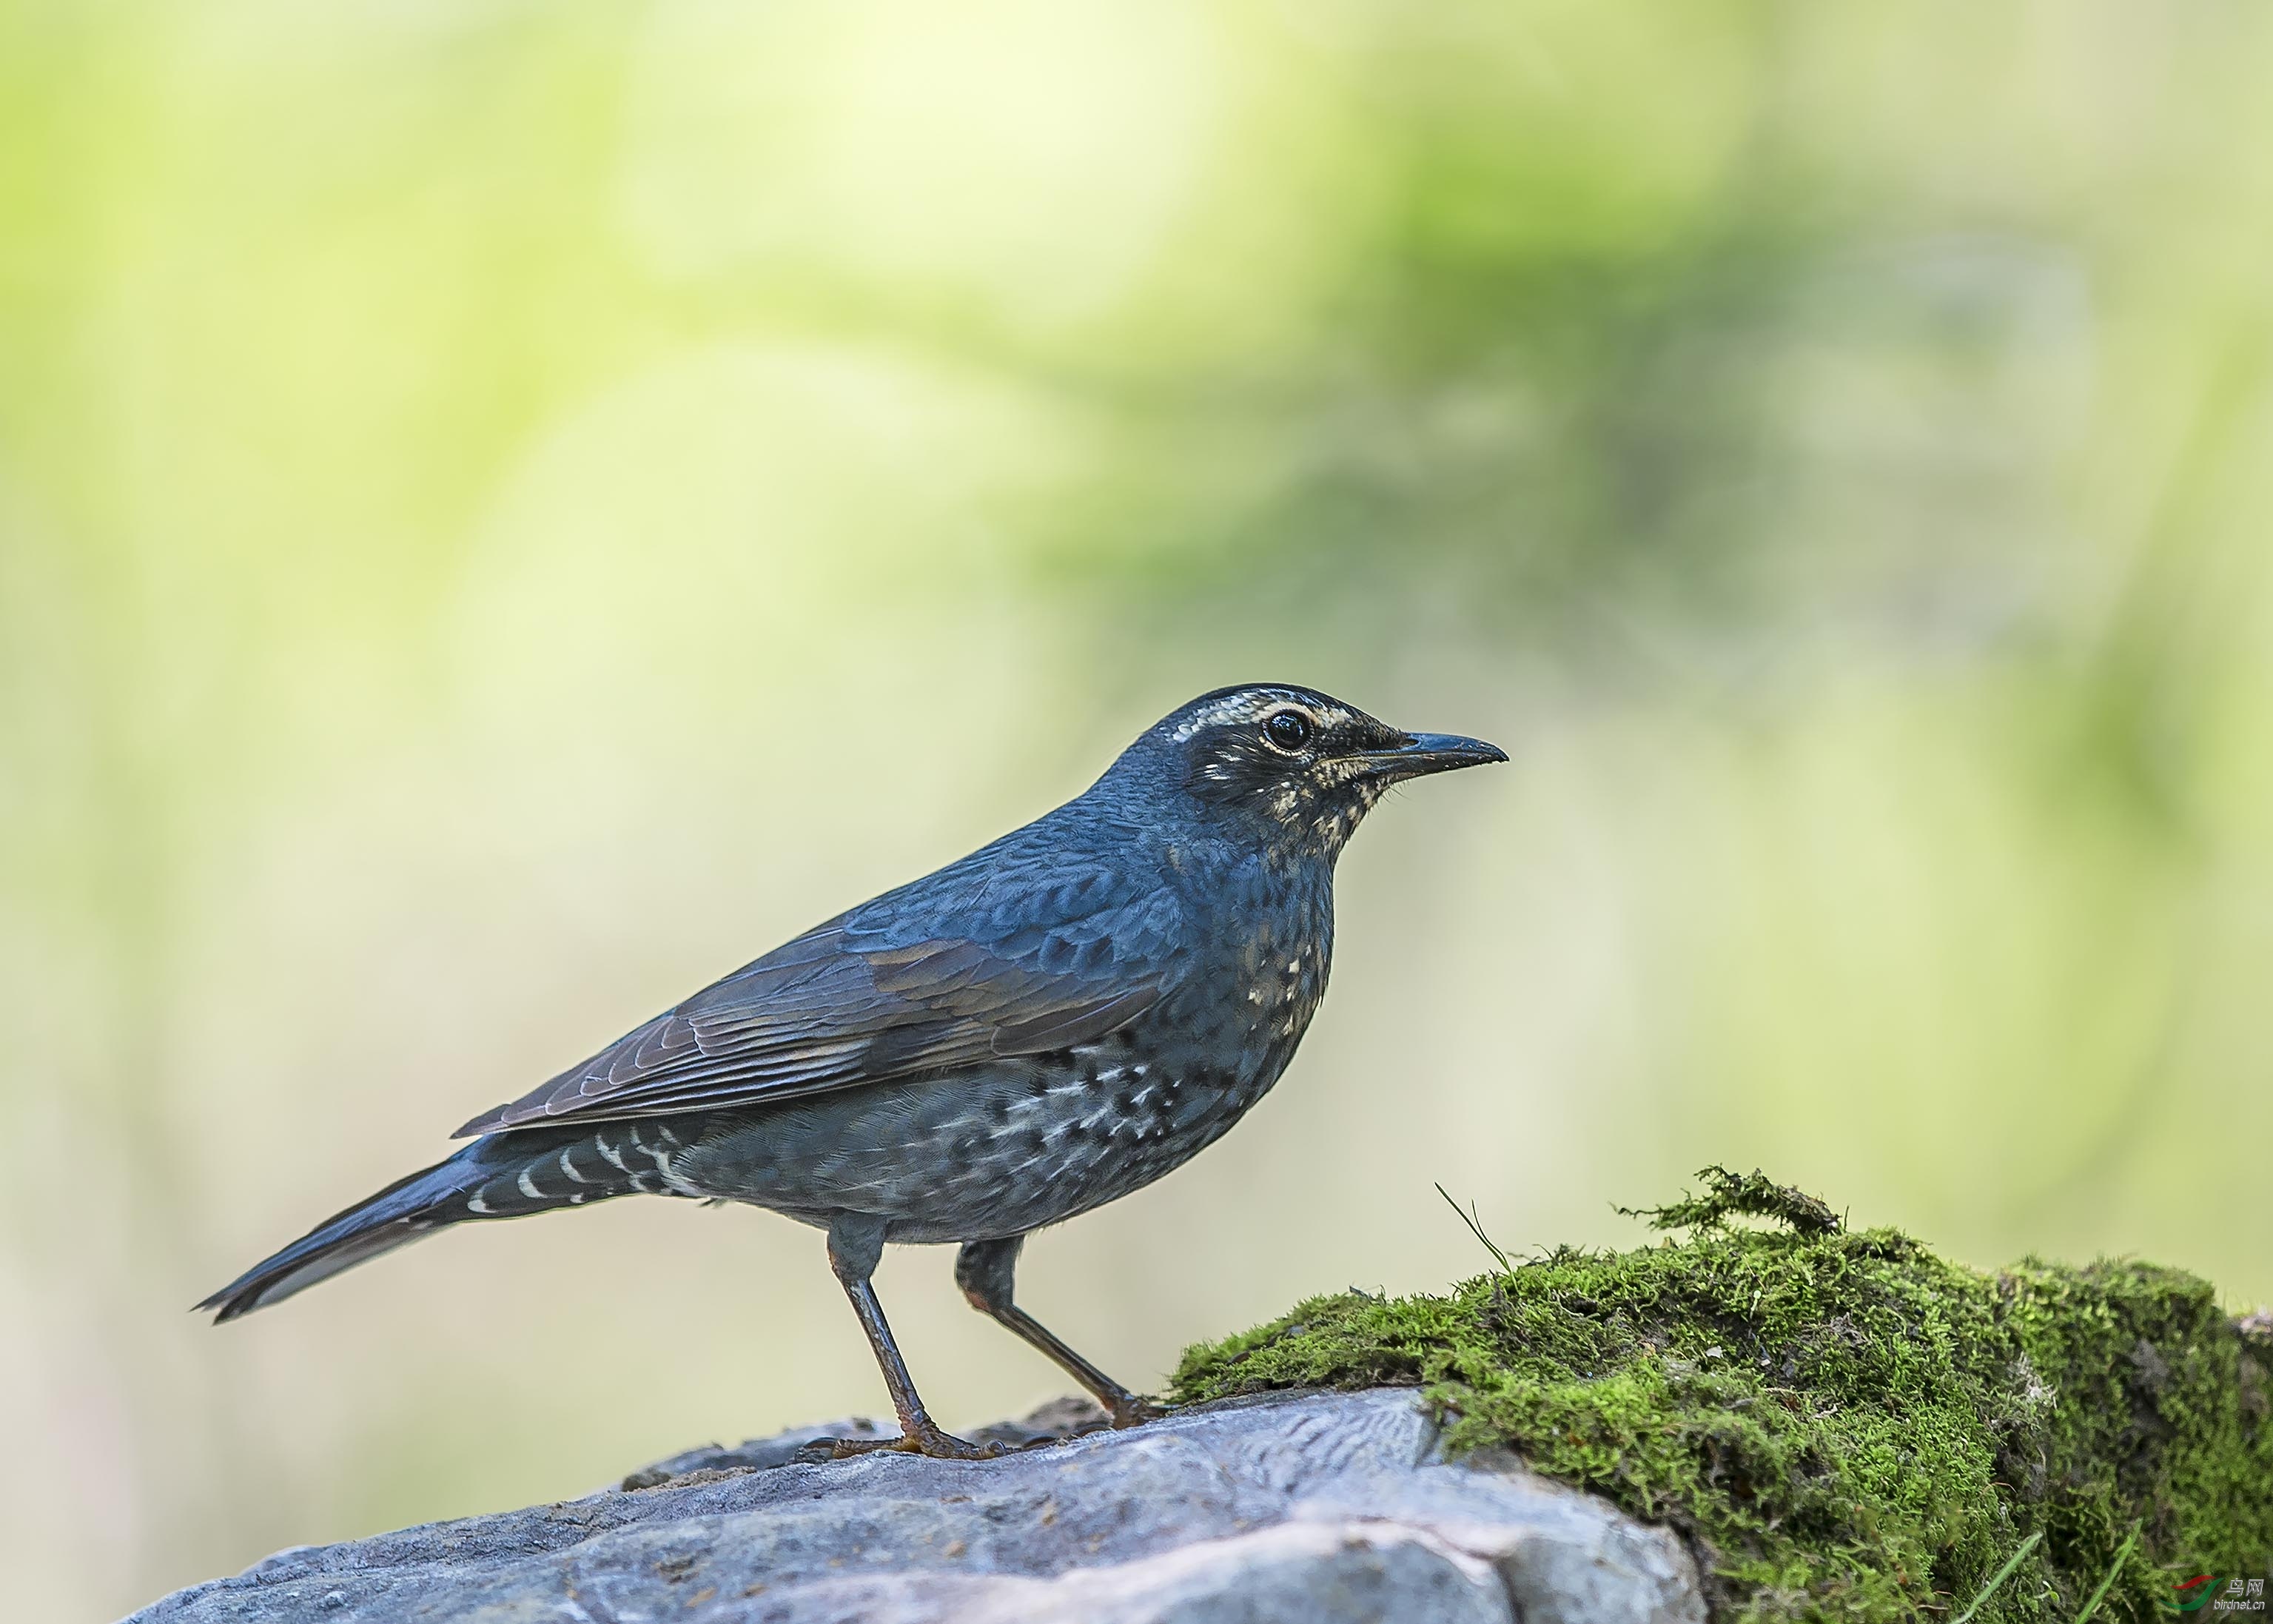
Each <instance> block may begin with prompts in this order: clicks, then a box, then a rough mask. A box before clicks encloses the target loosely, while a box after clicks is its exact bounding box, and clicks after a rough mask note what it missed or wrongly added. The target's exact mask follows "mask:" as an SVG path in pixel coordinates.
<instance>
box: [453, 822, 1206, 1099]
mask: <svg viewBox="0 0 2273 1624" xmlns="http://www.w3.org/2000/svg"><path fill="white" fill-rule="evenodd" d="M987 855H988V853H976V854H974V857H973V858H969V859H965V860H964V862H962V863H958V864H956V865H954V866H952V867H951V868H945V869H942V870H941V871H940V872H939V873H938V874H935V875H932V876H927V877H926V879H923V880H919V881H917V882H915V883H914V884H912V885H910V886H904V887H903V888H902V889H901V890H900V891H894V892H888V893H886V894H885V895H884V896H882V897H880V898H876V899H875V901H874V902H871V903H868V904H866V905H865V906H861V907H859V908H857V909H855V910H853V911H852V912H851V913H850V914H845V915H844V916H842V917H841V918H838V919H835V920H831V921H829V922H828V923H827V924H824V925H821V926H818V927H816V928H815V929H813V930H811V931H808V932H807V933H806V934H805V935H804V936H799V937H798V938H797V939H796V940H795V941H793V942H791V943H788V944H785V945H784V946H782V947H780V948H777V949H776V950H775V951H773V952H770V953H769V954H767V955H766V956H765V957H764V958H763V959H759V960H757V961H756V962H755V963H754V964H751V965H747V966H744V967H743V968H741V969H739V970H737V971H736V972H734V973H733V974H731V975H729V976H727V977H726V978H725V979H724V980H723V981H717V982H715V983H713V984H712V985H711V986H709V987H708V988H706V989H703V990H702V991H701V992H699V993H697V994H696V995H695V996H694V997H692V998H689V999H688V1000H687V1001H686V1003H684V1004H680V1005H679V1007H678V1008H676V1009H674V1010H671V1011H668V1012H666V1013H664V1014H663V1015H660V1016H657V1017H656V1019H653V1020H651V1021H649V1022H648V1023H647V1025H645V1026H641V1027H639V1028H638V1029H637V1030H636V1031H633V1032H630V1033H627V1034H625V1035H624V1036H623V1037H621V1038H619V1039H618V1040H617V1041H615V1042H614V1043H612V1044H611V1045H609V1046H608V1047H607V1048H606V1049H603V1050H601V1051H600V1053H598V1054H596V1055H595V1056H592V1058H591V1059H589V1060H588V1061H586V1062H585V1063H584V1064H581V1065H580V1066H575V1067H572V1068H571V1069H570V1070H568V1071H564V1072H562V1073H561V1074H560V1075H559V1076H558V1077H556V1078H554V1079H552V1080H551V1082H549V1083H547V1084H545V1085H544V1086H543V1087H541V1088H539V1089H537V1090H536V1092H534V1093H533V1094H527V1095H525V1096H523V1097H522V1098H521V1099H519V1100H516V1101H513V1103H511V1104H509V1105H503V1106H499V1108H498V1109H495V1110H492V1111H488V1112H485V1113H484V1114H483V1115H482V1116H476V1118H475V1119H474V1120H473V1121H471V1122H469V1123H468V1124H466V1125H465V1126H464V1127H462V1128H461V1129H459V1130H458V1137H460V1138H464V1137H467V1136H469V1135H472V1134H477V1133H495V1132H500V1131H502V1130H505V1129H509V1128H521V1127H534V1126H538V1125H542V1124H553V1123H560V1122H589V1121H604V1120H608V1119H612V1118H619V1117H626V1116H649V1115H653V1114H656V1113H658V1112H665V1111H686V1110H714V1109H730V1108H733V1107H738V1106H746V1105H756V1104H762V1103H769V1102H772V1101H781V1100H790V1099H796V1098H799V1097H801V1096H804V1095H808V1094H820V1093H823V1092H826V1091H828V1090H829V1089H834V1088H844V1087H849V1086H853V1085H856V1084H860V1083H871V1082H881V1081H884V1080H887V1079H894V1078H907V1077H913V1076H918V1075H921V1074H923V1073H926V1072H937V1071H947V1070H950V1069H953V1068H955V1067H957V1066H964V1065H969V1064H973V1063H976V1062H979V1061H984V1060H987V1059H990V1058H1000V1057H1005V1056H1018V1055H1036V1054H1043V1053H1046V1052H1048V1051H1050V1050H1052V1049H1064V1048H1068V1047H1069V1046H1071V1045H1074V1044H1077V1043H1086V1042H1093V1041H1096V1040H1097V1039H1099V1038H1100V1037H1103V1036H1105V1035H1106V1034H1108V1033H1110V1032H1112V1031H1113V1030H1114V1028H1115V1027H1118V1026H1121V1025H1122V1024H1124V1023H1125V1022H1127V1021H1129V1020H1131V1019H1135V1018H1136V1017H1137V1015H1138V1014H1140V1013H1142V1012H1143V1011H1144V1010H1146V1009H1148V1008H1150V1007H1151V1006H1152V1004H1153V1003H1154V1002H1155V1001H1156V1000H1157V999H1158V998H1159V996H1161V993H1162V992H1163V990H1164V989H1166V987H1167V984H1168V982H1169V981H1170V980H1171V979H1172V977H1173V975H1174V972H1175V969H1176V965H1175V962H1174V952H1173V944H1174V942H1175V940H1176V938H1177V932H1176V925H1177V921H1178V914H1179V910H1178V906H1177V903H1176V900H1175V898H1174V895H1173V894H1172V893H1171V892H1169V891H1167V889H1166V888H1164V887H1162V886H1160V885H1159V883H1158V882H1157V881H1156V880H1153V879H1151V878H1149V877H1147V878H1143V879H1136V878H1130V877H1126V876H1124V874H1123V873H1122V872H1121V865H1116V864H1113V863H1108V862H1105V861H1099V860H1096V859H1094V858H1091V859H1086V860H1084V859H1081V858H1070V857H1065V856H1058V855H1054V854H1051V853H1047V852H1042V853H1031V854H1029V855H1026V856H1024V857H1021V856H1020V855H1019V854H1018V853H1016V852H1015V851H1013V852H1008V853H1003V852H996V853H994V861H992V862H980V861H978V859H979V858H983V857H986V856H987Z"/></svg>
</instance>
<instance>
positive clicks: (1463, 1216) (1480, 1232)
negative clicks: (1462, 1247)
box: [1437, 1184, 1515, 1274]
mask: <svg viewBox="0 0 2273 1624" xmlns="http://www.w3.org/2000/svg"><path fill="white" fill-rule="evenodd" d="M1437 1194H1438V1195H1441V1196H1443V1197H1444V1205H1445V1206H1447V1207H1451V1208H1452V1210H1453V1211H1454V1212H1455V1213H1459V1218H1460V1222H1462V1223H1464V1224H1467V1226H1468V1233H1469V1234H1471V1235H1473V1236H1474V1237H1476V1238H1477V1239H1478V1240H1480V1241H1482V1243H1483V1244H1484V1250H1485V1251H1486V1252H1489V1253H1491V1255H1492V1259H1493V1261H1494V1262H1496V1263H1497V1264H1498V1265H1499V1272H1500V1273H1501V1274H1514V1273H1515V1265H1514V1264H1512V1263H1510V1262H1509V1261H1508V1260H1507V1253H1505V1252H1502V1251H1501V1250H1500V1249H1499V1248H1498V1247H1497V1246H1495V1245H1493V1244H1492V1238H1491V1237H1490V1236H1489V1235H1486V1234H1485V1233H1484V1227H1483V1225H1482V1224H1481V1223H1478V1222H1476V1214H1475V1209H1474V1207H1470V1208H1468V1209H1467V1211H1465V1212H1463V1211H1461V1208H1460V1204H1459V1202H1458V1201H1455V1200H1454V1199H1452V1192H1451V1191H1449V1190H1447V1189H1445V1188H1444V1185H1442V1184H1439V1185H1437Z"/></svg>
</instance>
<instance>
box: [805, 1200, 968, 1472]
mask: <svg viewBox="0 0 2273 1624" xmlns="http://www.w3.org/2000/svg"><path fill="white" fill-rule="evenodd" d="M883 1252H884V1221H883V1220H882V1219H881V1218H872V1217H868V1216H866V1215H859V1214H847V1215H845V1216H844V1217H841V1218H839V1219H838V1220H837V1221H836V1222H835V1223H832V1224H830V1225H829V1267H830V1268H831V1269H833V1270H835V1271H836V1282H837V1284H839V1285H841V1286H843V1287H844V1295H845V1296H846V1297H850V1298H851V1299H852V1312H854V1313H856V1314H858V1315H859V1316H860V1328H861V1329H862V1330H864V1331H866V1333H867V1334H868V1346H869V1347H870V1348H871V1349H872V1350H874V1352H875V1355H876V1365H877V1367H878V1368H879V1369H881V1371H882V1372H884V1386H885V1387H888V1388H889V1389H890V1390H891V1395H892V1411H893V1413H894V1414H895V1415H896V1416H898V1417H899V1418H900V1436H899V1437H897V1438H892V1439H878V1440H866V1439H844V1438H840V1439H836V1440H833V1442H832V1444H831V1447H830V1453H831V1454H833V1455H836V1457H837V1458H839V1459H842V1458H844V1456H847V1455H866V1454H868V1453H869V1452H871V1451H872V1450H876V1449H899V1450H904V1451H906V1452H907V1453H909V1454H911V1455H935V1456H937V1457H938V1458H940V1459H941V1460H948V1461H984V1460H989V1459H992V1458H993V1457H994V1456H995V1455H1001V1454H1003V1453H1004V1450H1003V1447H1002V1446H1001V1445H1000V1444H974V1443H970V1442H967V1441H966V1440H963V1439H960V1438H957V1437H956V1436H955V1435H954V1434H953V1433H952V1432H947V1431H944V1430H943V1429H942V1428H941V1426H940V1425H939V1424H938V1423H937V1422H935V1421H934V1420H933V1419H932V1418H931V1417H930V1416H929V1415H927V1414H926V1413H925V1410H924V1407H923V1400H922V1398H921V1397H920V1396H919V1395H918V1394H917V1392H916V1384H915V1382H914V1381H913V1380H911V1378H910V1377H909V1375H908V1367H907V1363H906V1361H905V1360H904V1359H902V1358H901V1357H900V1350H899V1348H898V1347H897V1346H896V1344H895V1343H894V1342H893V1341H892V1327H890V1326H889V1325H887V1324H886V1323H885V1322H884V1308H883V1304H881V1303H879V1302H877V1301H876V1289H875V1287H874V1286H873V1285H871V1284H869V1283H868V1282H869V1277H870V1276H871V1275H873V1274H874V1273H875V1272H876V1262H877V1259H880V1258H881V1257H882V1256H883Z"/></svg>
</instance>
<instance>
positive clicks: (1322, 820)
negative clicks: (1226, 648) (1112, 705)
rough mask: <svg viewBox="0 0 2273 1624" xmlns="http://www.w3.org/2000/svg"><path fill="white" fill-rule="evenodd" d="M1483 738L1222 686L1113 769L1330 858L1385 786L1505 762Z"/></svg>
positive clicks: (1336, 703) (1323, 700)
mask: <svg viewBox="0 0 2273 1624" xmlns="http://www.w3.org/2000/svg"><path fill="white" fill-rule="evenodd" d="M1506 759H1507V756H1506V754H1505V753H1504V751H1502V750H1501V749H1499V748H1498V747H1497V746H1495V745H1489V744H1486V743H1485V742H1484V741H1482V740H1481V739H1464V738H1461V737H1459V736H1458V735H1457V734H1453V733H1405V732H1403V731H1401V730H1400V729H1398V728H1395V727H1392V726H1390V725H1389V724H1388V723H1386V722H1383V721H1379V720H1377V719H1376V718H1373V717H1370V716H1368V715H1367V714H1366V713H1365V712H1364V711H1361V710H1359V709H1358V708H1357V707H1356V706H1354V705H1350V704H1345V703H1343V702H1342V701H1340V700H1339V699H1335V698H1332V696H1330V695H1325V694H1322V693H1320V692H1318V691H1317V689H1316V688H1296V687H1294V686H1291V685H1289V684H1286V683H1278V682H1257V683H1249V684H1245V685H1243V686H1242V687H1239V688H1219V689H1217V690H1216V691H1215V692H1214V693H1212V694H1203V695H1200V696H1199V697H1198V698H1197V699H1195V700H1193V701H1192V702H1191V703H1189V704H1187V705H1184V706H1182V707H1181V708H1180V709H1178V710H1176V711H1173V712H1171V713H1170V714H1169V715H1167V716H1166V717H1164V718H1161V719H1160V720H1159V722H1158V723H1156V724H1155V725H1154V726H1152V728H1150V729H1149V730H1148V731H1147V732H1146V733H1144V736H1143V737H1142V738H1140V739H1138V740H1137V742H1136V743H1135V744H1134V745H1132V746H1131V747H1130V748H1129V752H1128V753H1127V755H1125V756H1122V757H1121V762H1120V763H1116V766H1115V769H1114V773H1111V774H1108V775H1107V779H1108V781H1110V780H1111V779H1112V778H1114V777H1116V776H1119V775H1120V774H1121V773H1122V772H1124V771H1127V772H1133V773H1141V774H1142V775H1143V776H1144V778H1147V779H1149V780H1150V781H1151V782H1152V783H1153V784H1154V785H1156V786H1158V787H1159V789H1163V790H1167V791H1168V792H1169V793H1175V794H1179V795H1182V796H1184V797H1188V798H1189V800H1190V801H1194V802H1197V803H1198V805H1199V807H1201V808H1205V809H1206V810H1207V811H1208V812H1209V813H1210V814H1212V816H1219V817H1226V818H1230V819H1234V820H1237V821H1240V822H1243V823H1254V824H1256V825H1257V833H1258V834H1259V835H1261V836H1263V837H1264V838H1267V839H1268V840H1269V841H1270V842H1271V843H1272V844H1273V845H1275V846H1281V847H1290V846H1291V847H1294V848H1296V849H1300V850H1304V851H1311V852H1317V853H1321V854H1323V855H1326V856H1329V857H1331V856H1332V855H1333V854H1334V853H1338V852H1339V850H1340V849H1341V846H1342V843H1343V842H1344V841H1346V840H1347V839H1348V838H1349V837H1350V834H1351V831H1354V830H1355V829H1356V827H1357V825H1358V821H1359V820H1360V819H1361V818H1362V817H1364V816H1365V815H1366V813H1367V812H1369V811H1370V810H1371V809H1372V808H1373V805H1374V803H1375V802H1376V801H1378V800H1380V799H1381V797H1382V795H1383V794H1384V793H1386V792H1387V790H1388V789H1389V787H1390V786H1392V785H1393V784H1398V783H1401V782H1403V781H1404V780H1405V779H1407V778H1420V777H1422V776H1423V775H1424V774H1427V773H1432V772H1449V771H1452V770H1453V769H1455V768H1459V767H1477V766H1482V765H1483V764H1484V763H1487V762H1504V761H1505V760H1506Z"/></svg>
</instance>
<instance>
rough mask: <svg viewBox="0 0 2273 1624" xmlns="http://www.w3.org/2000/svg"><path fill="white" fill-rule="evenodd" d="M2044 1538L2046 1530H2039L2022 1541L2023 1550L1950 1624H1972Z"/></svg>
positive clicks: (2007, 1559)
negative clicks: (1985, 1605) (2014, 1570)
mask: <svg viewBox="0 0 2273 1624" xmlns="http://www.w3.org/2000/svg"><path fill="white" fill-rule="evenodd" d="M2042 1538H2044V1530H2042V1529H2038V1530H2037V1531H2036V1532H2035V1533H2033V1534H2031V1535H2029V1537H2028V1538H2026V1539H2023V1540H2022V1541H2021V1548H2020V1549H2019V1550H2017V1551H2015V1552H2014V1553H2013V1554H2012V1555H2010V1556H2008V1557H2007V1558H2006V1559H2005V1565H2004V1566H2003V1567H2002V1568H1999V1569H1998V1570H1997V1573H1996V1576H1995V1577H1993V1578H1992V1579H1991V1580H1990V1581H1989V1583H1986V1584H1984V1585H1983V1586H1982V1587H1981V1594H1979V1595H1978V1596H1976V1597H1975V1598H1973V1603H1972V1605H1970V1606H1969V1607H1967V1608H1966V1609H1965V1611H1964V1612H1962V1613H1959V1614H1958V1615H1957V1616H1956V1617H1955V1618H1954V1619H1952V1620H1950V1621H1949V1624H1972V1620H1973V1615H1974V1614H1975V1613H1978V1612H1980V1611H1981V1604H1982V1603H1983V1602H1984V1601H1987V1600H1988V1599H1989V1598H1991V1597H1992V1596H1994V1595H1995V1594H1996V1593H1997V1587H1998V1586H1999V1585H2000V1584H2002V1583H2005V1581H2006V1580H2007V1579H2009V1578H2011V1577H2012V1576H2013V1569H2014V1568H2018V1567H2019V1566H2020V1565H2021V1562H2022V1559H2023V1558H2024V1557H2026V1556H2027V1555H2028V1554H2029V1552H2031V1551H2033V1550H2035V1549H2036V1548H2037V1541H2038V1540H2040V1539H2042Z"/></svg>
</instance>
